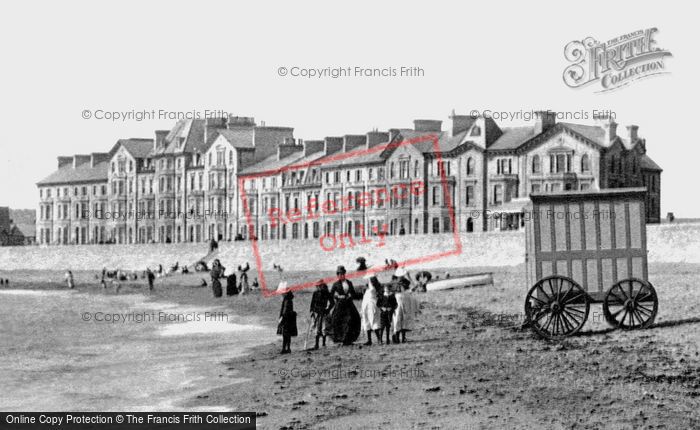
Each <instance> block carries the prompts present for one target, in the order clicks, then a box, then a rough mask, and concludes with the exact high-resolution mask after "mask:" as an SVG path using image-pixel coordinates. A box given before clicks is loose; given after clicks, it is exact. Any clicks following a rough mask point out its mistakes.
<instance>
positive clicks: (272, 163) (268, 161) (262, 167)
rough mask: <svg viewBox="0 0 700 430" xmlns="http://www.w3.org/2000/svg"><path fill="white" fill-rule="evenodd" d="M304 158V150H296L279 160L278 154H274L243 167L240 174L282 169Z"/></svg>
mask: <svg viewBox="0 0 700 430" xmlns="http://www.w3.org/2000/svg"><path fill="white" fill-rule="evenodd" d="M302 158H304V152H303V151H298V152H295V153H293V154H290V155H288V156H286V157H284V158H282V159H279V160H278V159H277V154H273V155H271V156H269V157H267V158H265V159H263V160H261V161H258V162H257V163H254V164H251V165H249V166H248V167H245V168H243V169H241V170H240V174H242V175H248V174H251V173H261V172H267V171H271V170H277V169H281V168H283V167H285V166H288V165H291V164H296V163H297V162H298V161H299V160H301V159H302Z"/></svg>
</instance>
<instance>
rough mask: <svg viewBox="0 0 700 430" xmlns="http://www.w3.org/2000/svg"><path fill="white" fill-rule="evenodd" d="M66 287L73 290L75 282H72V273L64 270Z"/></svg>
mask: <svg viewBox="0 0 700 430" xmlns="http://www.w3.org/2000/svg"><path fill="white" fill-rule="evenodd" d="M65 277H66V285H67V286H68V288H70V289H73V288H75V282H74V281H73V272H71V271H70V270H66V276H65Z"/></svg>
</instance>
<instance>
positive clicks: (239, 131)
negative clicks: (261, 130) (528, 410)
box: [212, 127, 255, 148]
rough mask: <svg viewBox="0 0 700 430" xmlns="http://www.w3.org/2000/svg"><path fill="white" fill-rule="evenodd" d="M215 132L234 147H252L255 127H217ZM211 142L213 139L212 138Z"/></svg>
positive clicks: (253, 145)
mask: <svg viewBox="0 0 700 430" xmlns="http://www.w3.org/2000/svg"><path fill="white" fill-rule="evenodd" d="M216 132H217V134H218V135H220V136H222V137H223V138H224V139H226V140H227V141H228V142H229V143H230V144H231V146H233V147H234V148H254V147H255V142H254V141H255V129H254V128H253V127H237V128H233V129H227V128H224V129H218V130H216ZM212 143H213V140H212Z"/></svg>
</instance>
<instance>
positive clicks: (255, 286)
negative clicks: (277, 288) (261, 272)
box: [250, 278, 260, 290]
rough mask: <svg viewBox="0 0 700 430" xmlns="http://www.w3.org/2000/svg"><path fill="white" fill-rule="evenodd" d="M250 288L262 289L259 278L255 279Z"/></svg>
mask: <svg viewBox="0 0 700 430" xmlns="http://www.w3.org/2000/svg"><path fill="white" fill-rule="evenodd" d="M250 288H251V289H252V290H259V289H260V284H259V283H258V278H255V279H253V283H252V284H250Z"/></svg>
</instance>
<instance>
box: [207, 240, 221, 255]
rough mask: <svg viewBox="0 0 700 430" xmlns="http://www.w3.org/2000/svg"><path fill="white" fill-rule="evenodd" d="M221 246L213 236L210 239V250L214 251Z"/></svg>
mask: <svg viewBox="0 0 700 430" xmlns="http://www.w3.org/2000/svg"><path fill="white" fill-rule="evenodd" d="M218 248H219V244H218V243H216V240H214V239H213V238H212V239H211V240H210V241H209V252H210V253H212V252H214V251H215V250H217V249H218Z"/></svg>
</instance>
